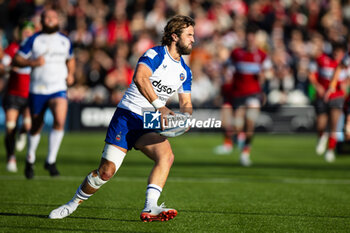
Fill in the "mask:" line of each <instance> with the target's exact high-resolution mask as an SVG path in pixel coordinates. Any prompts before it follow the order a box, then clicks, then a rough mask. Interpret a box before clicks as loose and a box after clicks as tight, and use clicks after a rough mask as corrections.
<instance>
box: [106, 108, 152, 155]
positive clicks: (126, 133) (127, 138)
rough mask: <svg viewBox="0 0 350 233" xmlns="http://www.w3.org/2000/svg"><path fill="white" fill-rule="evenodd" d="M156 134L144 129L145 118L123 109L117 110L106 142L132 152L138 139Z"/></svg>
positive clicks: (109, 127)
mask: <svg viewBox="0 0 350 233" xmlns="http://www.w3.org/2000/svg"><path fill="white" fill-rule="evenodd" d="M150 132H154V130H152V129H144V128H143V116H140V115H138V114H136V113H133V112H131V111H129V110H126V109H123V108H117V109H116V110H115V112H114V115H113V118H112V120H111V122H110V123H109V126H108V130H107V135H106V139H105V142H107V143H109V144H113V145H116V146H120V147H122V148H124V149H127V150H131V149H132V148H133V147H134V145H135V143H136V141H137V139H139V138H140V137H141V136H142V135H144V134H146V133H150Z"/></svg>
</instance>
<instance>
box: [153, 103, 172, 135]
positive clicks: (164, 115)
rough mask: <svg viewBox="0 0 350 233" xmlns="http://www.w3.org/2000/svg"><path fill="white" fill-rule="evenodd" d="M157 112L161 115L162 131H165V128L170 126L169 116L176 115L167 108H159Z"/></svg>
mask: <svg viewBox="0 0 350 233" xmlns="http://www.w3.org/2000/svg"><path fill="white" fill-rule="evenodd" d="M157 110H158V111H159V112H160V113H161V116H160V122H161V127H162V130H164V126H167V125H168V119H167V116H168V115H175V113H174V112H173V111H171V110H170V109H169V108H167V107H166V106H163V107H161V108H158V109H157Z"/></svg>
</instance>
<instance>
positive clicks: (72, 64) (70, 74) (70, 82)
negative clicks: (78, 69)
mask: <svg viewBox="0 0 350 233" xmlns="http://www.w3.org/2000/svg"><path fill="white" fill-rule="evenodd" d="M66 64H67V69H68V76H67V85H68V86H71V85H73V83H74V73H75V59H74V57H72V58H70V59H68V60H67V61H66Z"/></svg>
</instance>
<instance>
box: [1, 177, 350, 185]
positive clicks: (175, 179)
mask: <svg viewBox="0 0 350 233" xmlns="http://www.w3.org/2000/svg"><path fill="white" fill-rule="evenodd" d="M83 179H84V177H83V176H60V177H56V178H51V177H50V176H35V177H34V179H33V180H34V181H45V180H50V181H82V180H83ZM7 180H25V178H24V176H5V175H3V176H0V181H7ZM146 180H147V177H144V178H143V177H118V176H116V177H115V178H113V179H112V180H111V181H112V182H129V181H133V182H146ZM168 182H176V183H223V184H225V183H246V182H247V183H251V182H253V183H254V182H259V183H286V184H341V185H348V184H350V180H349V179H317V178H316V179H310V178H308V179H298V178H278V177H276V178H272V177H269V178H266V179H254V178H187V177H169V178H168Z"/></svg>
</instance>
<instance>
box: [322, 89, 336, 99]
mask: <svg viewBox="0 0 350 233" xmlns="http://www.w3.org/2000/svg"><path fill="white" fill-rule="evenodd" d="M334 91H335V90H334V89H333V88H331V87H330V88H328V90H327V91H326V93H325V94H324V97H323V100H324V102H328V100H329V96H330V95H331V94H332V93H334Z"/></svg>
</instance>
